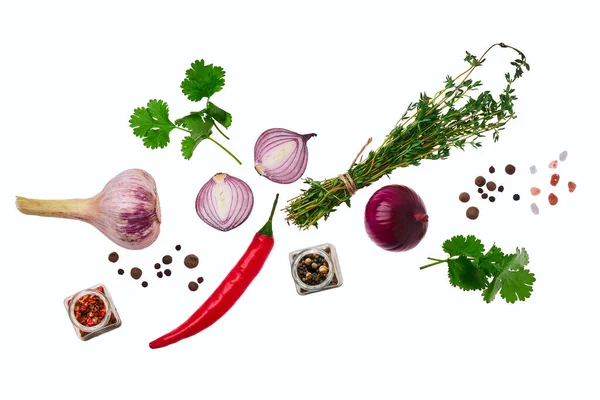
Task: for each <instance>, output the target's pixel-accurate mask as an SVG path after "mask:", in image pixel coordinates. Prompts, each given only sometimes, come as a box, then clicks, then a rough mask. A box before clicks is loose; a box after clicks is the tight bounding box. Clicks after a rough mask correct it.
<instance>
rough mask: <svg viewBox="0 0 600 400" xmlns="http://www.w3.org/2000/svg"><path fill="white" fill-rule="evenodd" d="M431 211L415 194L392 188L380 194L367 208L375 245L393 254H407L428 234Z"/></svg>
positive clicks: (370, 233)
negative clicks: (406, 252)
mask: <svg viewBox="0 0 600 400" xmlns="http://www.w3.org/2000/svg"><path fill="white" fill-rule="evenodd" d="M428 219H429V217H428V216H427V210H426V209H425V204H423V200H422V199H421V197H419V195H418V194H417V193H415V191H414V190H412V189H410V188H408V187H406V186H403V185H388V186H384V187H382V188H381V189H379V190H377V191H376V192H375V193H373V195H372V196H371V198H370V199H369V201H368V202H367V206H366V208H365V229H366V230H367V234H368V235H369V237H370V238H371V240H372V241H373V242H375V244H376V245H377V246H379V247H381V248H382V249H385V250H389V251H406V250H410V249H412V248H414V247H415V246H416V245H418V244H419V242H420V241H421V239H423V237H424V236H425V233H427V225H428Z"/></svg>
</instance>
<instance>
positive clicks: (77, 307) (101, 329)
mask: <svg viewBox="0 0 600 400" xmlns="http://www.w3.org/2000/svg"><path fill="white" fill-rule="evenodd" d="M64 305H65V309H66V310H67V313H68V315H69V319H70V320H71V324H73V328H74V329H75V333H76V334H77V337H79V339H81V340H89V339H92V338H94V337H96V336H100V335H102V334H103V333H106V332H109V331H111V330H113V329H116V328H118V327H120V326H121V318H120V317H119V313H118V312H117V309H116V307H115V306H114V303H113V300H112V297H111V296H110V293H109V292H108V290H107V289H106V286H104V285H102V284H98V285H94V286H92V287H90V288H87V289H84V290H81V291H79V292H77V293H75V294H74V295H72V296H69V297H67V298H66V299H65V300H64Z"/></svg>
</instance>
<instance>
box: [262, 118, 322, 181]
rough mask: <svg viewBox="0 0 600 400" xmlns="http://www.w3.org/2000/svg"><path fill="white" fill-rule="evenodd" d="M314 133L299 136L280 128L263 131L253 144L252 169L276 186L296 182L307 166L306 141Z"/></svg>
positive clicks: (314, 134)
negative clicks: (275, 183)
mask: <svg viewBox="0 0 600 400" xmlns="http://www.w3.org/2000/svg"><path fill="white" fill-rule="evenodd" d="M313 136H317V134H316V133H308V134H305V135H301V134H299V133H296V132H292V131H290V130H287V129H283V128H273V129H269V130H267V131H265V132H263V133H262V134H261V135H260V136H259V137H258V139H257V140H256V144H255V145H254V169H256V172H258V173H259V174H260V175H262V176H264V177H265V178H267V179H269V180H271V181H273V182H277V183H292V182H295V181H297V180H298V179H300V177H301V176H302V174H303V173H304V171H305V170H306V165H307V164H308V147H307V146H306V142H308V140H309V139H310V138H311V137H313Z"/></svg>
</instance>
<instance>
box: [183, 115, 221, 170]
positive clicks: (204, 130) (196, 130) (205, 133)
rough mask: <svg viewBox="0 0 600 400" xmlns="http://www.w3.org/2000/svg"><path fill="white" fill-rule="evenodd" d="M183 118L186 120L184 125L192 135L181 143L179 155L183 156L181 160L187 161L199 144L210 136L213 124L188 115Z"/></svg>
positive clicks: (196, 116)
mask: <svg viewBox="0 0 600 400" xmlns="http://www.w3.org/2000/svg"><path fill="white" fill-rule="evenodd" d="M188 117H189V118H188ZM184 118H187V120H186V121H185V123H186V124H187V126H189V127H190V130H191V131H192V133H191V134H190V135H189V136H186V137H185V138H183V140H182V141H181V154H183V158H185V159H186V160H189V159H190V158H192V155H193V154H194V150H196V147H198V145H199V144H200V142H201V141H203V140H204V139H206V138H208V137H209V136H210V135H211V134H212V130H211V129H212V127H213V123H212V121H204V120H203V119H202V117H200V116H198V115H188V116H187V117H184ZM198 118H200V120H198Z"/></svg>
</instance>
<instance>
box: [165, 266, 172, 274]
mask: <svg viewBox="0 0 600 400" xmlns="http://www.w3.org/2000/svg"><path fill="white" fill-rule="evenodd" d="M165 275H166V276H171V270H170V269H168V268H167V269H165Z"/></svg>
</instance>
